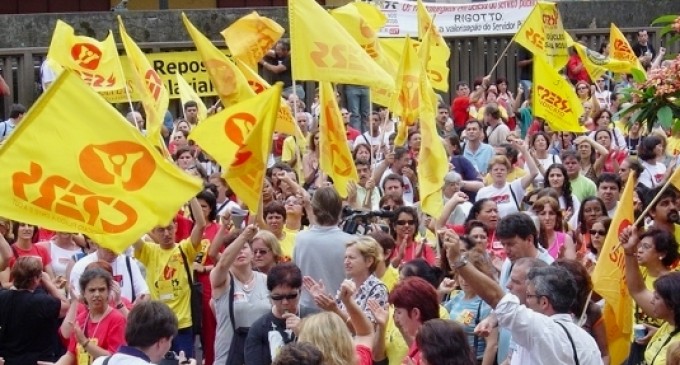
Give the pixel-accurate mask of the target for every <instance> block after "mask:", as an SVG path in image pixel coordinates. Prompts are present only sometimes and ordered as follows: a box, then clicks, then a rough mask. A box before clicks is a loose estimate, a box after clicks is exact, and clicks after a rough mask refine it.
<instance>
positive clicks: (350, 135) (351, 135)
mask: <svg viewBox="0 0 680 365" xmlns="http://www.w3.org/2000/svg"><path fill="white" fill-rule="evenodd" d="M360 135H361V132H359V131H358V130H356V129H354V128H352V127H350V126H349V125H348V126H347V140H348V141H352V142H354V140H355V139H357V137H359V136H360Z"/></svg>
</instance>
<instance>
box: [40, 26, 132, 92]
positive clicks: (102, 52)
mask: <svg viewBox="0 0 680 365" xmlns="http://www.w3.org/2000/svg"><path fill="white" fill-rule="evenodd" d="M47 59H49V60H51V61H53V62H52V63H50V66H53V67H54V66H57V65H58V66H59V67H63V68H66V69H69V70H72V71H74V72H76V73H77V74H78V75H79V76H80V78H81V79H82V80H83V81H85V83H86V84H88V85H90V87H92V88H93V89H94V90H96V91H104V90H116V89H122V88H123V87H124V82H125V78H124V77H123V75H122V70H121V67H120V60H119V59H118V49H117V48H116V42H115V41H114V40H113V34H111V32H109V35H108V36H107V37H106V39H104V41H102V42H100V41H98V40H96V39H94V38H90V37H84V36H77V35H75V34H74V31H73V28H72V27H71V26H70V25H68V24H66V23H64V22H63V21H61V20H57V25H56V27H55V29H54V33H53V34H52V42H51V43H50V49H49V51H48V52H47ZM55 63H56V65H55ZM59 67H54V68H56V69H55V70H54V71H55V72H59V71H60V70H59Z"/></svg>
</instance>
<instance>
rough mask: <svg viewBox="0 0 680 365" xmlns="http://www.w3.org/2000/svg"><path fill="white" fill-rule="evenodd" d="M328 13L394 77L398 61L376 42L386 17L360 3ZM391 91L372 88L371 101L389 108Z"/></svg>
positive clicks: (374, 8) (371, 7)
mask: <svg viewBox="0 0 680 365" xmlns="http://www.w3.org/2000/svg"><path fill="white" fill-rule="evenodd" d="M330 13H331V15H332V16H333V18H335V20H337V21H338V23H339V24H340V25H342V27H343V28H345V30H346V31H347V32H348V33H349V34H350V35H351V36H352V38H353V39H354V40H355V41H357V43H358V44H359V45H360V46H361V48H363V49H364V50H365V51H366V53H368V55H369V56H371V58H372V59H373V60H374V61H375V62H376V63H377V64H378V65H379V66H380V67H382V68H383V70H385V71H386V72H387V73H388V74H389V75H396V73H397V65H398V61H397V60H394V59H393V58H391V57H389V56H388V55H387V54H386V52H385V51H384V50H383V49H382V45H381V43H380V42H379V41H378V33H377V31H378V30H379V29H380V28H382V27H383V26H384V25H385V23H386V22H387V17H386V16H385V14H383V13H382V12H381V11H380V9H378V7H376V6H373V5H371V4H367V3H362V2H351V3H349V4H347V5H344V6H341V7H339V8H337V9H334V10H331V11H330ZM393 91H394V90H392V89H386V88H377V87H372V88H371V100H372V101H373V102H375V103H377V104H379V105H383V106H388V107H389V105H390V104H389V103H390V98H391V95H392V93H393Z"/></svg>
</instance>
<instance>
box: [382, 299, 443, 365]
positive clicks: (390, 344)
mask: <svg viewBox="0 0 680 365" xmlns="http://www.w3.org/2000/svg"><path fill="white" fill-rule="evenodd" d="M393 316H394V306H392V305H390V308H389V314H388V317H387V329H386V330H385V354H386V355H387V360H388V361H389V364H390V365H401V362H402V360H404V357H406V354H408V345H406V341H404V337H403V336H402V335H401V332H399V328H397V325H396V324H395V323H394V319H393ZM439 318H442V319H449V312H447V311H446V308H444V307H442V306H441V305H440V306H439Z"/></svg>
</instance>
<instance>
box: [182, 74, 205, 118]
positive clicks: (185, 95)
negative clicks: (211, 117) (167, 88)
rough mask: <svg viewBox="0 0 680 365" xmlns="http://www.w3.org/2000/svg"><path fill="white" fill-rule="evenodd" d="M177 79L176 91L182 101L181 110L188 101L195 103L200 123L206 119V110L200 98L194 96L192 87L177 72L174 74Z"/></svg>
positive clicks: (196, 95)
mask: <svg viewBox="0 0 680 365" xmlns="http://www.w3.org/2000/svg"><path fill="white" fill-rule="evenodd" d="M175 76H176V77H177V89H178V91H179V99H180V100H181V101H182V109H184V105H185V104H186V103H188V102H190V101H195V102H196V105H197V106H198V121H199V122H201V121H203V120H205V118H207V117H208V108H206V106H205V104H204V103H203V100H201V97H200V96H198V94H196V91H195V90H194V88H193V87H191V86H189V83H188V82H187V80H185V79H184V76H182V75H181V74H180V73H179V72H177V73H176V74H175Z"/></svg>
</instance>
